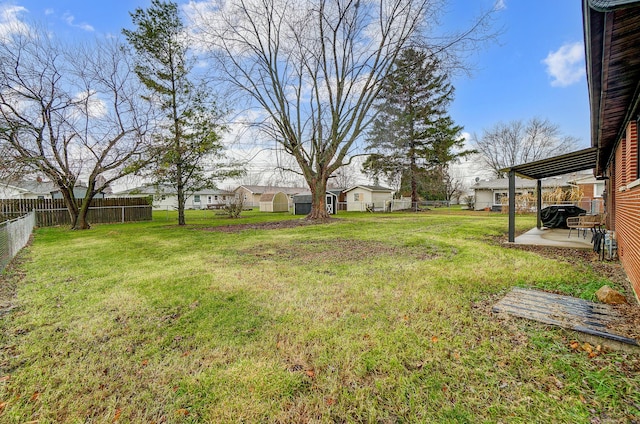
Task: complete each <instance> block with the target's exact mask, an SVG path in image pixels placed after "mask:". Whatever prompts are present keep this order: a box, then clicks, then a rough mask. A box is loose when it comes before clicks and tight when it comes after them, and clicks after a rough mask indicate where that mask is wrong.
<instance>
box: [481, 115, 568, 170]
mask: <svg viewBox="0 0 640 424" xmlns="http://www.w3.org/2000/svg"><path fill="white" fill-rule="evenodd" d="M471 139H472V144H473V147H474V148H475V149H476V150H477V151H478V152H479V153H480V155H481V158H482V160H483V161H484V163H485V165H486V166H487V168H489V169H490V170H491V171H492V172H493V173H494V175H495V176H496V177H498V178H501V177H503V176H504V175H503V172H501V171H500V170H501V169H504V168H508V167H510V166H514V165H519V164H523V163H527V162H533V161H536V160H541V159H546V158H549V157H552V156H557V155H562V154H564V153H569V152H571V151H573V150H575V149H576V148H577V145H578V141H579V140H578V139H577V138H576V137H573V136H567V135H562V134H561V132H560V127H559V126H558V125H557V124H554V123H552V122H550V121H549V120H547V119H541V118H532V119H531V120H529V121H528V122H527V123H524V122H523V121H511V122H509V123H504V122H499V123H497V124H496V125H494V126H493V127H492V128H490V129H489V130H484V131H483V133H482V137H478V136H477V135H476V134H473V135H472V136H471Z"/></svg>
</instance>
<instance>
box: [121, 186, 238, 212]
mask: <svg viewBox="0 0 640 424" xmlns="http://www.w3.org/2000/svg"><path fill="white" fill-rule="evenodd" d="M110 197H150V198H152V199H153V209H155V210H176V209H178V195H177V194H176V190H175V189H174V188H173V187H170V186H168V185H154V184H150V185H145V186H141V187H136V188H133V189H129V190H124V191H120V192H118V193H114V194H113V195H111V196H110ZM234 200H235V193H232V192H230V191H225V190H218V189H215V188H214V189H204V190H200V191H196V192H195V193H193V194H191V195H189V196H187V198H186V199H185V209H208V208H221V207H224V206H226V205H229V204H231V203H233V202H234Z"/></svg>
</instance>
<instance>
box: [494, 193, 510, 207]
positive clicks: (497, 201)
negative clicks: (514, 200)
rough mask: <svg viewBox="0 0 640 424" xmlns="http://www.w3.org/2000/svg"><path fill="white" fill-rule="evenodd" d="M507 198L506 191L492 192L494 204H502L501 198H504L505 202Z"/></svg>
mask: <svg viewBox="0 0 640 424" xmlns="http://www.w3.org/2000/svg"><path fill="white" fill-rule="evenodd" d="M508 198H509V193H506V192H497V193H494V194H493V204H494V205H501V204H502V199H505V200H504V202H505V203H506V202H507V199H508Z"/></svg>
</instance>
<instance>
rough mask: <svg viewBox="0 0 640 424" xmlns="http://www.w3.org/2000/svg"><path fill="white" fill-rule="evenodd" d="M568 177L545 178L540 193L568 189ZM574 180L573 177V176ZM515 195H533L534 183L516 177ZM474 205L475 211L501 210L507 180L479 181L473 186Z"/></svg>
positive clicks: (505, 196) (569, 178)
mask: <svg viewBox="0 0 640 424" xmlns="http://www.w3.org/2000/svg"><path fill="white" fill-rule="evenodd" d="M571 179H572V178H571V177H570V176H567V175H564V176H558V177H551V178H545V179H543V180H542V192H543V193H544V192H546V191H549V192H551V191H554V190H555V189H556V188H558V187H562V188H570V187H571V184H570V183H569V181H570V180H571ZM573 179H575V176H573ZM515 188H516V195H520V194H525V193H528V194H535V191H536V181H535V180H531V179H528V178H517V177H516V184H515ZM473 190H474V193H475V204H474V209H475V210H477V211H481V210H487V209H493V210H496V209H498V210H499V209H501V208H502V206H503V205H504V204H505V203H506V202H507V199H508V198H509V180H508V179H507V178H497V179H493V180H480V181H478V182H477V183H476V184H475V185H474V186H473Z"/></svg>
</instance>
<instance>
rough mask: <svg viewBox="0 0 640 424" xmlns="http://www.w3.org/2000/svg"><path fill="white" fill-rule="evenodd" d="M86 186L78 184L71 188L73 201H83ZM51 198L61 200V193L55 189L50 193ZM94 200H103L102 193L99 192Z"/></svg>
mask: <svg viewBox="0 0 640 424" xmlns="http://www.w3.org/2000/svg"><path fill="white" fill-rule="evenodd" d="M87 188H88V187H87V186H86V185H84V184H83V183H81V182H78V183H77V184H76V186H75V187H73V197H74V198H75V199H84V196H85V195H86V194H87ZM51 197H52V198H53V199H63V198H64V197H63V196H62V192H61V191H60V190H58V189H57V188H56V189H55V190H54V191H52V192H51ZM93 198H94V199H104V193H103V192H99V193H96V194H95V195H94V196H93Z"/></svg>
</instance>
